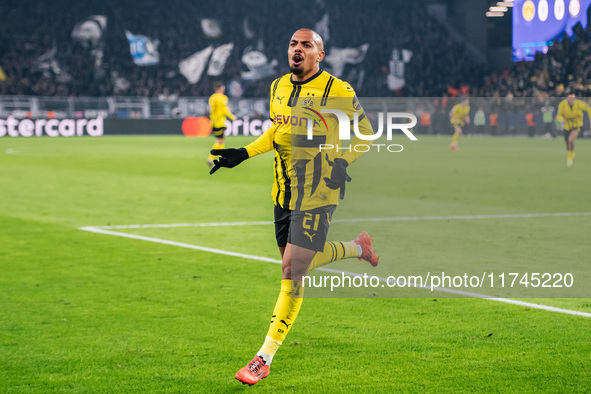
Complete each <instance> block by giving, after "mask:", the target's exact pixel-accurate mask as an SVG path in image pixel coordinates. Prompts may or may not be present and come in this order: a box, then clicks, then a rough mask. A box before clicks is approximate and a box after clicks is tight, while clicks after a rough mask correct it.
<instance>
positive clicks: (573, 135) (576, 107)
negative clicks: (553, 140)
mask: <svg viewBox="0 0 591 394" xmlns="http://www.w3.org/2000/svg"><path fill="white" fill-rule="evenodd" d="M583 111H586V112H587V114H588V115H589V119H591V107H589V105H588V104H587V103H585V102H584V101H581V100H577V99H576V97H575V94H574V93H571V94H569V95H568V96H566V100H563V101H561V102H560V104H558V114H557V115H556V120H558V121H559V122H562V124H563V125H564V141H565V142H566V166H567V167H568V168H570V167H572V166H573V160H574V158H575V140H576V139H577V137H578V136H579V132H580V131H581V127H583Z"/></svg>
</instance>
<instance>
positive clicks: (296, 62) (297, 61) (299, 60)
mask: <svg viewBox="0 0 591 394" xmlns="http://www.w3.org/2000/svg"><path fill="white" fill-rule="evenodd" d="M291 61H292V63H293V65H294V66H295V67H298V66H300V65H301V64H302V63H303V61H304V58H303V57H302V56H300V55H293V56H292V58H291Z"/></svg>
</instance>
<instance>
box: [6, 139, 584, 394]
mask: <svg viewBox="0 0 591 394" xmlns="http://www.w3.org/2000/svg"><path fill="white" fill-rule="evenodd" d="M250 140H251V139H249V138H244V137H240V138H238V137H237V138H229V139H228V141H227V144H228V146H230V147H239V146H243V145H244V144H246V143H247V142H248V141H250ZM449 140H450V138H449V137H437V136H430V137H426V136H419V141H417V142H411V141H409V140H406V139H399V140H397V141H393V143H400V144H403V145H404V148H405V149H404V151H403V152H401V153H387V152H380V153H377V152H369V153H368V154H366V155H364V156H363V157H362V158H361V159H359V161H358V162H357V163H355V164H354V165H352V166H351V167H350V171H349V172H350V175H351V176H352V178H353V182H352V183H350V184H349V185H348V188H347V195H346V197H345V200H343V201H342V202H341V206H340V207H339V208H338V209H337V211H336V213H335V216H334V222H333V225H332V226H331V231H330V232H329V240H350V239H352V238H354V237H355V235H356V234H357V233H358V232H359V231H362V230H368V231H369V232H370V233H371V234H373V235H374V243H375V247H376V249H377V250H378V252H379V254H380V256H381V260H380V266H379V267H378V268H376V269H372V268H371V267H369V265H368V264H366V263H360V262H358V261H357V260H355V259H353V260H347V261H342V262H337V263H334V264H332V265H330V266H328V267H329V268H333V269H337V270H346V271H352V272H357V273H367V274H370V275H377V276H379V277H386V276H388V275H412V274H416V275H425V274H426V273H427V272H431V273H436V272H441V271H445V272H448V273H450V274H461V273H468V274H470V275H478V274H482V273H483V272H485V271H486V272H487V273H488V272H494V273H495V274H500V273H502V272H506V273H508V272H519V273H525V272H540V273H543V272H550V273H555V272H562V273H564V272H569V271H570V272H573V275H574V278H575V286H573V287H572V288H570V289H564V288H563V289H562V290H560V291H557V290H556V289H537V291H534V289H532V288H531V287H529V288H525V287H524V286H517V287H516V288H513V289H500V288H499V287H498V286H497V287H494V288H493V289H488V290H487V291H490V292H489V293H488V294H490V295H495V296H500V297H507V298H511V299H519V300H522V301H525V302H529V303H536V304H542V305H547V306H553V307H557V308H561V309H565V310H570V311H576V312H583V313H587V314H589V313H591V290H588V288H591V286H589V282H590V274H589V271H590V270H589V263H591V257H590V256H591V242H590V237H589V234H591V216H589V215H588V213H589V212H591V143H590V141H589V140H583V139H579V140H577V143H576V147H575V152H576V154H577V157H576V158H575V165H574V167H573V168H570V169H567V168H566V154H565V151H564V142H563V141H562V140H561V139H560V140H559V139H556V140H545V139H521V138H490V137H467V138H466V137H462V138H461V140H460V150H459V151H458V152H451V151H450V150H449V148H448V144H449V142H450V141H449ZM212 142H213V141H212V140H211V139H209V138H206V139H201V138H192V139H190V138H184V137H101V138H69V139H68V138H56V139H52V138H29V139H27V138H16V139H11V138H1V139H0V179H1V180H2V186H1V192H0V245H1V248H0V301H1V304H0V305H1V306H0V391H1V392H50V391H64V392H105V393H115V392H186V393H190V392H233V391H242V390H247V389H248V387H247V386H243V385H241V384H240V383H239V382H238V381H236V380H235V379H234V374H235V372H236V371H237V370H238V369H239V368H240V367H242V366H243V365H245V364H246V363H247V362H248V361H250V359H251V358H252V356H253V355H254V354H255V352H256V351H257V350H258V349H259V347H260V345H261V344H262V341H263V340H264V336H265V333H266V330H267V328H268V323H269V318H270V315H271V312H272V309H273V306H274V303H275V300H276V297H277V293H278V290H279V281H280V279H281V272H280V267H279V265H278V264H274V263H270V262H263V261H257V260H252V259H246V258H242V257H237V256H228V255H222V254H218V253H211V252H206V251H202V250H195V249H189V248H184V247H179V246H175V245H172V244H162V243H158V242H147V241H145V240H141V239H130V238H124V237H120V236H113V235H107V234H97V233H92V232H88V231H82V230H80V228H81V227H85V226H95V227H101V226H117V225H133V224H138V225H148V224H175V223H186V224H194V223H221V222H238V221H240V222H260V221H263V222H266V221H271V220H272V202H271V200H270V188H271V183H272V176H273V175H272V160H273V155H272V154H270V153H269V154H267V155H263V156H260V157H256V158H254V159H251V160H249V161H247V162H245V163H244V164H242V165H240V166H239V167H236V168H235V169H232V170H228V169H221V170H220V171H219V172H218V173H216V174H214V175H213V176H210V175H208V170H207V168H206V166H205V158H206V154H207V151H208V149H209V148H210V146H211V144H212ZM553 213H569V214H572V213H577V215H570V216H549V215H547V214H553ZM585 213H587V215H585ZM526 214H541V216H535V217H534V216H532V217H527V216H523V215H526ZM481 215H487V217H488V218H480V219H478V218H475V217H477V216H481ZM425 217H431V219H425ZM433 217H438V218H439V219H434V218H433ZM442 217H445V218H442ZM460 217H464V218H460ZM467 217H470V218H467ZM364 218H365V219H366V218H390V219H392V218H407V220H384V221H369V222H368V221H366V222H363V221H352V220H353V219H364ZM413 218H423V219H420V220H415V219H413ZM112 231H117V232H121V233H125V234H134V235H138V236H142V237H151V238H155V239H161V240H167V241H171V242H175V243H184V244H190V245H198V246H203V247H209V248H215V249H220V250H223V251H230V252H236V253H243V254H250V255H255V256H261V257H267V258H273V259H277V258H278V252H277V250H276V246H275V244H274V236H273V227H272V226H269V225H261V224H258V225H256V224H252V225H248V224H247V225H243V226H209V227H196V226H186V227H145V228H122V229H112ZM308 290H310V292H309V293H310V295H311V297H310V298H308V299H306V300H305V301H304V304H303V307H302V310H301V312H300V315H299V317H298V319H297V321H296V323H295V325H294V327H293V329H292V331H291V332H290V333H289V335H288V337H287V339H286V341H285V342H284V345H283V346H282V347H281V348H280V350H279V352H278V353H277V355H276V357H275V360H274V362H273V365H272V366H271V374H270V375H269V377H268V378H266V379H265V380H263V381H261V382H260V383H259V384H257V385H256V386H255V387H253V388H252V389H253V390H256V391H258V392H272V393H275V392H287V391H290V392H291V391H295V392H351V391H354V390H358V391H359V390H363V391H364V392H385V391H403V392H514V391H519V392H540V391H542V392H577V391H581V392H585V391H588V390H589V387H590V386H591V372H590V368H591V341H590V340H589V332H590V329H591V318H589V317H585V316H575V315H570V314H565V313H557V312H551V311H547V310H540V309H536V308H532V307H528V306H524V305H512V304H507V303H502V302H496V301H491V300H485V299H478V298H470V297H458V296H454V295H453V294H451V295H450V294H445V293H441V292H436V291H434V292H431V291H429V290H425V289H414V288H413V289H398V290H396V291H395V290H393V289H389V288H378V289H367V288H365V289H364V288H357V289H349V290H346V291H343V293H337V294H334V293H333V294H331V293H329V292H328V291H327V290H326V289H324V290H319V289H308ZM464 290H467V291H473V292H476V293H478V292H481V293H482V292H485V290H484V289H464ZM323 291H324V292H323ZM337 295H341V296H343V297H346V298H340V297H338V296H337Z"/></svg>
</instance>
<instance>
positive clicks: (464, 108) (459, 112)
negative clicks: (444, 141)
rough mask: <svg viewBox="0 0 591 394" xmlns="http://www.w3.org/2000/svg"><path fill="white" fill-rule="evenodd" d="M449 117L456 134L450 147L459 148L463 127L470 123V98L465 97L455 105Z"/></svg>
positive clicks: (452, 148) (454, 149)
mask: <svg viewBox="0 0 591 394" xmlns="http://www.w3.org/2000/svg"><path fill="white" fill-rule="evenodd" d="M449 118H450V120H451V124H452V125H453V127H454V136H453V137H452V139H451V144H449V147H450V148H451V150H453V151H456V150H458V140H459V139H460V134H462V127H464V125H466V124H468V123H470V99H468V98H467V97H466V98H464V99H463V100H462V101H461V102H460V103H459V104H456V105H454V106H453V108H452V109H451V111H449Z"/></svg>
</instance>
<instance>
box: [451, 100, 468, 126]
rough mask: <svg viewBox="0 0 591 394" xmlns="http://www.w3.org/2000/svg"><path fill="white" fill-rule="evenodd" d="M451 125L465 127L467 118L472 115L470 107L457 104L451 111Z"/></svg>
mask: <svg viewBox="0 0 591 394" xmlns="http://www.w3.org/2000/svg"><path fill="white" fill-rule="evenodd" d="M450 113H451V124H453V125H458V126H464V123H465V121H466V116H468V114H469V113H470V106H469V105H462V104H456V105H454V106H453V107H452V109H451V111H450Z"/></svg>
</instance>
